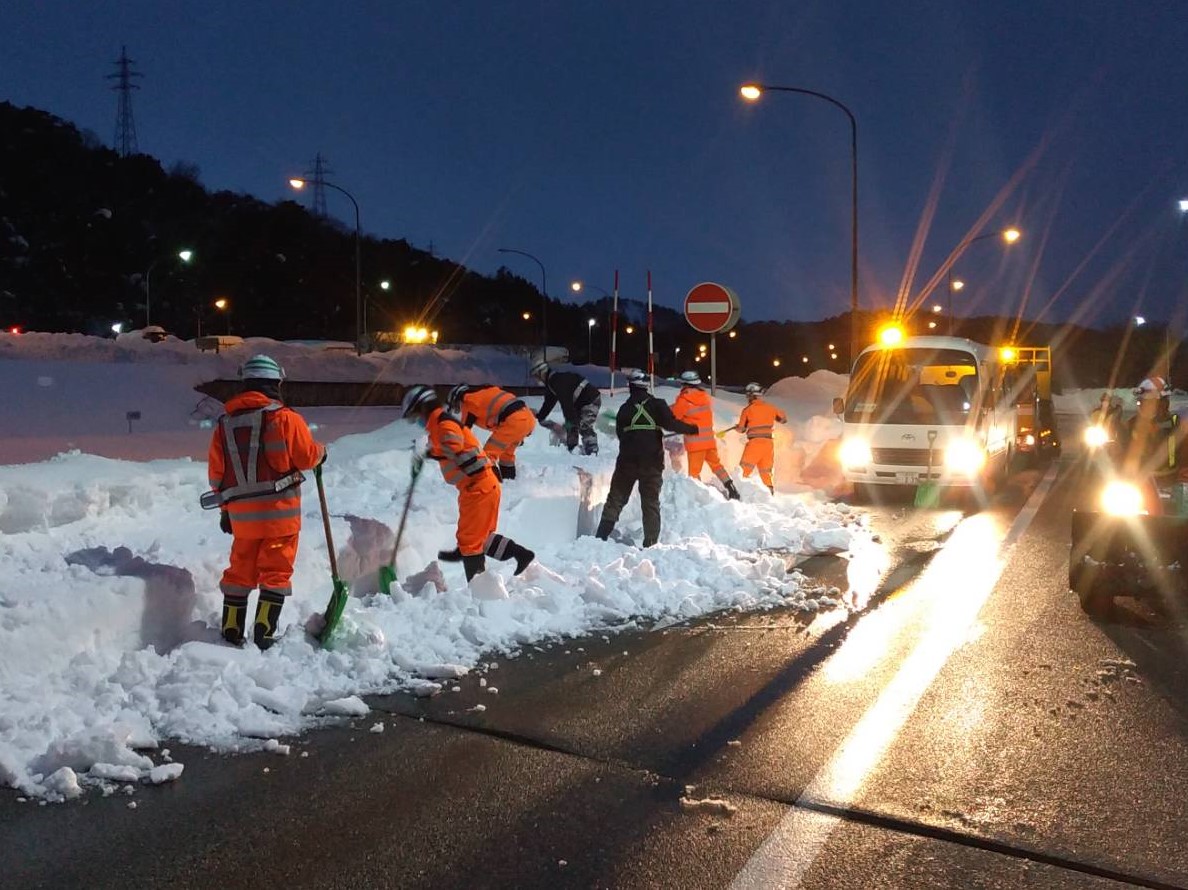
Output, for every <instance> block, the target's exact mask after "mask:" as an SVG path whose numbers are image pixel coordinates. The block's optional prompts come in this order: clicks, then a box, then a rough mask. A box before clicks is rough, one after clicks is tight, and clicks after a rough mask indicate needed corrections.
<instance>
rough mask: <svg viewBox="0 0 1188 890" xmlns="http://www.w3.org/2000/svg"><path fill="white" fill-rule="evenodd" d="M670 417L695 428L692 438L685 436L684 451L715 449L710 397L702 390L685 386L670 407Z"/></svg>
mask: <svg viewBox="0 0 1188 890" xmlns="http://www.w3.org/2000/svg"><path fill="white" fill-rule="evenodd" d="M672 416H673V417H675V418H676V419H677V420H683V421H684V422H685V423H691V424H693V425H695V426H696V427H697V433H696V435H693V436H685V450H686V451H709V450H711V449H716V448H717V445H716V444H715V443H714V411H713V403H712V401H711V399H710V395H709V393H708V392H706V391H705V390H704V389H698V388H697V387H694V386H686V387H683V388H682V389H681V394H680V395H679V396H677V400H676V402H675V403H673V406H672Z"/></svg>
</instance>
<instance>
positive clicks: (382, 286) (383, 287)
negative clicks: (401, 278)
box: [380, 278, 392, 290]
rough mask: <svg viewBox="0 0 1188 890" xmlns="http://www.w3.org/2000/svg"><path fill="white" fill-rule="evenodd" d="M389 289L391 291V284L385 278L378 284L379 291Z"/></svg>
mask: <svg viewBox="0 0 1188 890" xmlns="http://www.w3.org/2000/svg"><path fill="white" fill-rule="evenodd" d="M391 289H392V282H390V281H388V279H386V278H385V279H384V280H383V281H381V282H380V290H391Z"/></svg>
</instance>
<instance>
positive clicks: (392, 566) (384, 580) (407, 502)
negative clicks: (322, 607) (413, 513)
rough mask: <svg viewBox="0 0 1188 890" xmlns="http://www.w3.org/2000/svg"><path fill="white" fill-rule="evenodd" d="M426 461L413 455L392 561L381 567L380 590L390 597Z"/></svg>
mask: <svg viewBox="0 0 1188 890" xmlns="http://www.w3.org/2000/svg"><path fill="white" fill-rule="evenodd" d="M423 466H424V460H423V459H422V458H420V457H419V456H418V455H416V454H414V455H413V462H412V480H411V481H410V482H409V483H408V494H406V495H405V496H404V509H403V510H402V511H401V512H400V524H399V525H398V526H396V542H395V543H394V544H393V545H392V559H391V561H389V563H388V564H387V565H386V566H380V570H379V585H380V590H381V591H383V592H384V593H385V594H387V595H388V596H391V595H392V585H393V584H395V583H396V551H397V550H399V549H400V539H401V538H402V537H404V523H405V521H406V520H407V519H408V508H409V507H411V506H412V496H413V489H414V488H416V487H417V479H418V477H420V475H421V468H422V467H423Z"/></svg>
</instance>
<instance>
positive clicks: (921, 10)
mask: <svg viewBox="0 0 1188 890" xmlns="http://www.w3.org/2000/svg"><path fill="white" fill-rule="evenodd" d="M121 44H126V45H127V47H128V54H129V56H130V57H132V58H133V59H135V60H136V63H137V67H138V69H139V70H140V71H141V72H142V73H143V74H144V78H143V80H142V81H141V83H142V85H143V88H142V89H141V90H140V91H139V92H138V93H137V94H136V95H135V99H134V108H135V115H136V124H137V129H138V136H139V147H140V149H141V151H144V152H146V153H149V154H152V155H154V156H156V157H158V158H160V159H161V160H162V162H163V163H164V164H165V165H166V166H167V167H168V166H169V165H170V164H172V163H173V162H175V161H178V160H185V161H189V162H193V163H195V164H197V165H198V167H199V168H200V170H201V180H202V182H203V184H204V185H205V186H206V187H207V188H208V189H212V190H215V189H231V190H236V191H244V192H249V193H251V194H253V195H256V196H258V197H260V198H262V199H264V200H270V201H271V200H278V199H281V198H284V197H287V196H290V195H291V194H292V193H291V192H289V190H288V188H287V186H286V184H285V180H286V178H287V177H288V176H290V175H293V174H300V173H302V172H304V171H305V170H306V169H307V168H308V165H309V162H310V160H311V159H312V158H313V156H314V154H315V153H316V152H319V151H320V152H322V153H323V154H324V155H325V156H326V157H328V158H329V162H330V164H331V167H332V169H333V171H334V174H333V176H331V177H330V179H331V180H332V181H333V182H336V183H338V184H340V185H342V186H343V187H345V188H347V189H348V190H350V191H351V192H353V193H354V194H355V196H356V197H357V198H358V200H359V203H360V205H361V207H362V215H363V227H364V229H365V230H366V231H367V232H369V233H371V234H373V235H376V236H380V237H389V238H407V239H408V240H409V241H410V242H412V243H413V244H414V245H416V246H418V247H422V248H428V247H429V246H430V244H432V247H433V249H434V251H435V252H436V253H437V254H438V255H441V256H447V257H450V258H452V259H455V260H458V261H460V262H463V263H465V264H467V265H468V266H470V267H472V268H474V269H476V270H478V271H480V272H492V271H494V270H495V269H496V268H498V267H499V266H500V265H501V264H506V265H507V266H508V267H509V268H511V269H513V270H514V271H516V272H517V273H519V274H522V275H523V276H524V277H526V278H529V279H530V280H532V281H534V282H535V281H537V280H538V277H539V273H538V270H537V268H536V266H535V265H534V264H532V263H531V262H530V261H528V260H524V259H522V258H518V257H504V256H502V255H500V254H498V253H497V252H496V248H498V247H501V246H504V247H514V248H518V249H522V250H526V251H529V252H531V253H534V254H536V255H537V256H538V257H540V259H541V260H543V262H544V264H545V266H546V267H547V270H548V276H549V278H548V283H549V291H550V293H551V294H552V295H554V296H566V297H568V296H571V295H570V294H569V292H568V282H569V281H571V280H573V279H574V278H582V279H585V280H587V281H589V282H591V283H593V284H596V285H600V286H602V287H604V288H608V289H609V288H610V287H611V283H612V275H613V271H614V270H615V269H616V268H618V269H620V270H621V275H622V279H621V281H622V291H623V292H624V293H625V294H627V295H629V296H642V295H643V287H644V275H645V270H647V269H651V270H652V275H653V279H654V287H655V294H656V298H657V300H658V301H660V302H663V303H667V304H669V305H674V306H675V305H678V304H679V302H680V300H681V299H682V298H683V295H684V294H685V292H686V291H687V290H688V289H689V288H690V287H691V286H692V285H694V284H696V283H697V282H699V281H704V280H716V281H720V282H723V283H725V284H729V285H731V286H733V287H734V288H735V290H737V291H738V293H739V295H740V297H741V299H742V303H743V315H744V318H745V319H748V320H756V319H761V318H776V319H786V318H792V319H817V318H823V317H826V316H829V315H835V314H838V313H840V312H843V311H845V310H846V309H847V308H848V306H849V244H850V242H849V239H850V218H849V212H850V196H849V171H850V167H849V164H850V159H849V128H848V124H847V121H846V118H845V116H844V115H843V114H842V113H841V112H840V111H839V110H838V109H836V108H833V107H831V106H830V105H828V104H827V103H825V102H822V101H820V100H816V99H812V98H808V97H801V96H793V95H778V94H773V95H768V96H766V97H765V98H764V99H763V100H762V101H761V102H760V103H759V104H758V105H756V106H750V105H747V104H745V103H744V102H742V101H741V100H740V99H739V96H738V87H739V85H740V84H741V83H743V82H745V81H748V80H759V81H763V82H767V83H772V84H785V85H791V86H800V87H805V88H808V89H813V90H818V91H821V92H825V93H828V94H830V95H833V96H835V97H836V98H838V99H839V100H841V101H842V102H843V103H845V104H846V105H848V106H849V107H850V108H851V109H852V110H853V112H854V114H855V115H856V117H857V120H858V128H859V132H858V139H859V167H860V173H859V176H860V193H861V194H860V225H861V239H862V240H861V257H862V284H861V299H862V302H863V304H864V305H868V306H869V305H890V304H891V303H892V302H893V301H894V300H895V296H896V293H897V291H898V290H899V289H900V287H901V282H902V279H903V276H904V270H905V269H906V268H908V267H909V265H910V258H911V256H912V247H913V244H914V243H916V242H917V238H922V239H923V240H922V242H920V243H922V244H923V252H922V254H921V256H920V261H919V265H918V272H917V275H916V281H915V287H914V289H913V293H914V292H915V291H916V290H918V287H919V285H920V284H922V283H923V281H924V280H925V279H926V278H927V277H929V276H930V275H931V274H932V272H933V271H934V270H935V269H936V268H937V267H938V266H939V264H940V263H941V262H942V261H943V260H944V259H945V257H946V255H947V254H948V253H949V251H950V250H951V249H952V248H953V246H954V245H956V244H957V243H958V242H959V241H960V240H961V239H962V237H964V236H965V235H966V234H967V233H969V232H971V231H972V230H974V228H975V227H976V226H977V225H978V222H979V219H980V218H981V217H983V216H985V220H984V222H983V224H982V226H981V227H980V228H977V231H978V232H983V231H994V230H996V229H1000V228H1003V227H1006V226H1008V225H1012V224H1013V225H1017V226H1019V228H1021V229H1022V230H1023V231H1024V233H1025V234H1024V238H1023V240H1022V241H1020V243H1019V244H1017V245H1015V246H1014V247H1011V248H1010V249H1009V250H1004V249H1003V248H1002V247H1001V245H1000V244H999V243H998V242H997V241H995V240H994V239H986V240H984V241H982V242H979V243H977V244H975V245H973V247H972V248H971V249H970V250H969V252H968V253H967V254H966V255H965V256H964V257H963V258H962V259H961V261H960V262H959V263H958V265H957V274H958V275H959V276H960V277H961V278H962V279H964V280H966V281H967V282H968V285H969V286H968V287H967V288H966V289H965V290H964V291H963V292H961V293H960V294H958V296H957V300H956V303H957V308H958V312H959V313H961V312H966V311H967V312H971V313H973V312H1013V311H1015V310H1016V309H1017V308H1018V306H1019V304H1020V301H1021V300H1023V299H1024V298H1026V300H1027V307H1028V308H1027V312H1026V314H1027V315H1028V316H1029V317H1035V316H1037V315H1039V314H1040V313H1041V311H1043V312H1044V315H1043V317H1045V318H1047V319H1078V320H1082V321H1087V322H1094V323H1100V322H1103V321H1114V320H1118V319H1121V318H1125V317H1126V316H1127V315H1128V314H1129V313H1131V312H1134V311H1141V312H1142V313H1143V314H1145V315H1147V316H1148V317H1152V318H1167V317H1168V316H1169V313H1171V312H1172V309H1173V307H1175V306H1180V305H1182V304H1184V303H1185V302H1186V301H1185V296H1188V221H1186V220H1185V219H1184V218H1183V217H1181V215H1180V214H1179V212H1178V209H1177V206H1176V203H1177V200H1178V199H1179V198H1181V197H1188V101H1186V100H1188V7H1186V6H1185V5H1184V3H1183V2H1180V0H1170V2H1158V0H1134V2H1105V0H1068V2H1044V0H997V2H985V3H981V2H979V3H972V2H952V0H947V2H931V0H900V2H887V0H864V2H858V0H853V2H849V0H825V2H791V0H779V2H777V0H768V2H761V3H756V2H741V0H733V2H723V0H684V2H669V3H660V2H649V0H630V2H620V0H600V2H584V3H583V2H579V0H519V2H511V0H507V2H495V0H482V2H480V0H472V2H453V3H451V2H443V0H432V2H430V0H423V2H422V0H416V2H412V0H373V2H367V3H362V2H349V0H346V2H342V3H310V2H275V0H250V2H243V0H234V2H227V0H206V2H202V3H178V2H169V0H156V2H143V3H126V2H125V3H119V2H113V3H80V2H61V0H53V2H26V0H5V2H4V3H3V4H2V5H0V98H2V99H5V100H7V101H10V102H14V103H16V104H17V105H33V106H36V107H38V108H42V109H45V110H47V111H50V112H52V113H54V114H57V115H59V116H61V117H63V118H65V119H67V120H69V121H71V122H73V123H75V124H77V125H78V126H79V127H81V128H84V129H89V130H91V131H93V132H95V133H96V134H97V135H98V136H99V137H100V138H102V139H103V141H104V142H105V143H107V144H109V145H110V144H112V141H113V136H114V123H115V112H116V95H115V94H114V93H113V92H110V89H109V87H110V84H109V82H107V81H106V80H105V79H104V76H105V75H107V74H109V73H111V72H112V71H113V69H114V65H113V63H114V61H115V59H116V58H117V57H118V56H119V54H120V47H121ZM933 194H934V195H935V205H934V206H935V215H933V216H931V223H930V225H928V226H927V227H926V228H923V229H922V228H921V220H922V219H924V218H925V217H926V216H927V215H929V214H928V211H929V208H930V206H932V204H931V202H930V195H933ZM302 200H304V199H302ZM996 200H997V201H998V205H996V204H995V202H996ZM328 202H329V207H330V211H331V213H332V214H333V215H336V216H338V217H339V218H340V219H343V220H348V221H349V220H352V219H353V217H352V215H351V210H350V206H349V203H348V202H347V201H346V199H345V198H342V197H341V196H340V195H337V194H335V193H334V192H329V193H328ZM999 205H1000V206H999ZM995 207H997V209H995ZM365 274H366V270H365ZM1178 311H1179V310H1178V309H1177V312H1178Z"/></svg>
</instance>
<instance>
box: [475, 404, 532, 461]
mask: <svg viewBox="0 0 1188 890" xmlns="http://www.w3.org/2000/svg"><path fill="white" fill-rule="evenodd" d="M534 429H536V417H535V416H533V414H532V412H531V411H529V410H527V409H526V408H521V409H520V410H519V411H513V412H512V413H511V414H510V415H509V416H508V418H507V420H505V421H503V423H501V424H499V425H498V426H496V427H495V429H493V430H491V435H490V436H489V437H488V438H487V442H486V444H485V445H483V451H485V452H486V454H487V457H489V458H491V460H492V461H494V462H495V463H497V464H498V465H499V467H500V468H501V469H502V468H503V467H514V466H515V465H516V449H517V448H519V447H520V446H521V445H523V444H524V440H525V439H527V438H528V437H529V436H530V435H532V431H533V430H534Z"/></svg>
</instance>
